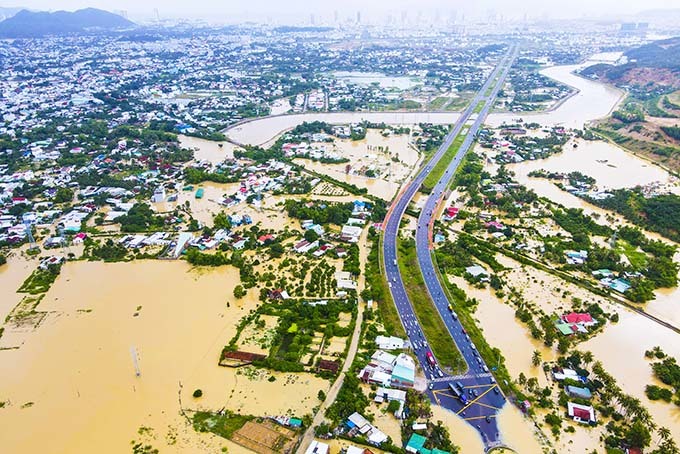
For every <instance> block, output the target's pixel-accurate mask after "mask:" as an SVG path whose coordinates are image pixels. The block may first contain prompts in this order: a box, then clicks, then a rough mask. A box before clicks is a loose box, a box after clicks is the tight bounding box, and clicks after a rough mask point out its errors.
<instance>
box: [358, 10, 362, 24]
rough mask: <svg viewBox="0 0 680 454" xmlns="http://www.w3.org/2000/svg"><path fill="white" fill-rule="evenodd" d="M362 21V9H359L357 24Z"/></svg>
mask: <svg viewBox="0 0 680 454" xmlns="http://www.w3.org/2000/svg"><path fill="white" fill-rule="evenodd" d="M360 23H361V11H357V24H360Z"/></svg>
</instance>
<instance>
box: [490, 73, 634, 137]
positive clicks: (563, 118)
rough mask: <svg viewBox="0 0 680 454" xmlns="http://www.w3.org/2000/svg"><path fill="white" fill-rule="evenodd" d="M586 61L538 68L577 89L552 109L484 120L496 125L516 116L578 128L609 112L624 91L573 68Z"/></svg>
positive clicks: (495, 115)
mask: <svg viewBox="0 0 680 454" xmlns="http://www.w3.org/2000/svg"><path fill="white" fill-rule="evenodd" d="M593 63H594V61H590V60H589V61H586V62H585V63H582V64H579V65H566V66H551V67H549V68H545V69H543V70H541V74H543V75H544V76H547V77H550V78H552V79H555V80H557V81H558V82H561V83H563V84H565V85H568V86H570V87H572V88H574V89H576V90H578V91H577V93H576V94H574V95H573V96H571V97H570V98H568V99H567V100H566V101H564V102H563V103H561V104H559V105H558V106H557V107H556V108H555V109H553V110H550V111H547V112H540V113H507V114H491V115H489V118H488V121H487V123H488V124H489V125H491V126H494V127H495V126H499V125H501V124H502V123H504V122H505V123H512V122H514V121H516V120H517V119H518V118H522V119H524V120H525V121H527V122H537V123H540V124H542V125H560V126H564V127H566V128H582V127H583V125H584V124H586V123H588V122H589V121H592V120H597V119H600V118H603V117H606V116H607V115H609V113H610V112H611V111H612V110H614V108H615V107H616V105H617V104H618V103H619V102H620V101H621V100H622V99H623V96H624V92H623V91H622V90H620V89H618V88H616V87H613V86H611V85H606V84H602V83H600V82H595V81H593V80H590V79H586V78H584V77H581V76H579V75H577V74H574V71H577V70H579V69H582V68H585V67H588V66H590V65H591V64H593Z"/></svg>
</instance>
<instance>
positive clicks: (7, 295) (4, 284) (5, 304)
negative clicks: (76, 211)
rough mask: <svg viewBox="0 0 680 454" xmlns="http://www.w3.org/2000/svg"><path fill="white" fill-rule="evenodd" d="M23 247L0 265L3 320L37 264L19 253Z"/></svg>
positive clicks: (20, 297) (0, 397) (16, 301)
mask: <svg viewBox="0 0 680 454" xmlns="http://www.w3.org/2000/svg"><path fill="white" fill-rule="evenodd" d="M23 249H25V248H22V249H21V250H19V249H17V250H15V251H14V252H13V253H12V254H11V255H10V256H9V257H8V258H7V263H6V264H4V265H1V266H0V320H3V321H4V320H5V317H7V315H8V314H9V313H10V312H11V311H12V309H14V306H16V305H17V303H19V301H21V299H22V298H23V297H24V295H23V294H21V293H16V290H17V289H18V288H19V287H21V284H23V282H24V281H25V280H26V278H27V277H28V276H29V275H30V274H31V273H32V272H33V270H34V269H35V267H36V266H37V264H38V263H37V261H36V260H27V259H26V258H25V257H24V256H23V255H22V253H21V251H22V250H23ZM0 326H1V325H0ZM1 399H2V396H0V400H1Z"/></svg>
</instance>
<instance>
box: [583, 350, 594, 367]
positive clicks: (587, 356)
mask: <svg viewBox="0 0 680 454" xmlns="http://www.w3.org/2000/svg"><path fill="white" fill-rule="evenodd" d="M593 359H594V357H593V352H590V351H587V352H584V353H583V355H582V356H581V361H583V364H585V365H588V364H590V363H592V362H593Z"/></svg>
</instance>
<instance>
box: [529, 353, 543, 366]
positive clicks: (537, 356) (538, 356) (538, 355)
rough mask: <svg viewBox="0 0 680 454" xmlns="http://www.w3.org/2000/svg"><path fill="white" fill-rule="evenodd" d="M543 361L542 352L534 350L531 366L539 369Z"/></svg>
mask: <svg viewBox="0 0 680 454" xmlns="http://www.w3.org/2000/svg"><path fill="white" fill-rule="evenodd" d="M541 359H542V358H541V352H539V351H538V350H534V354H533V355H532V357H531V364H533V366H534V367H538V366H540V365H541Z"/></svg>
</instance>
